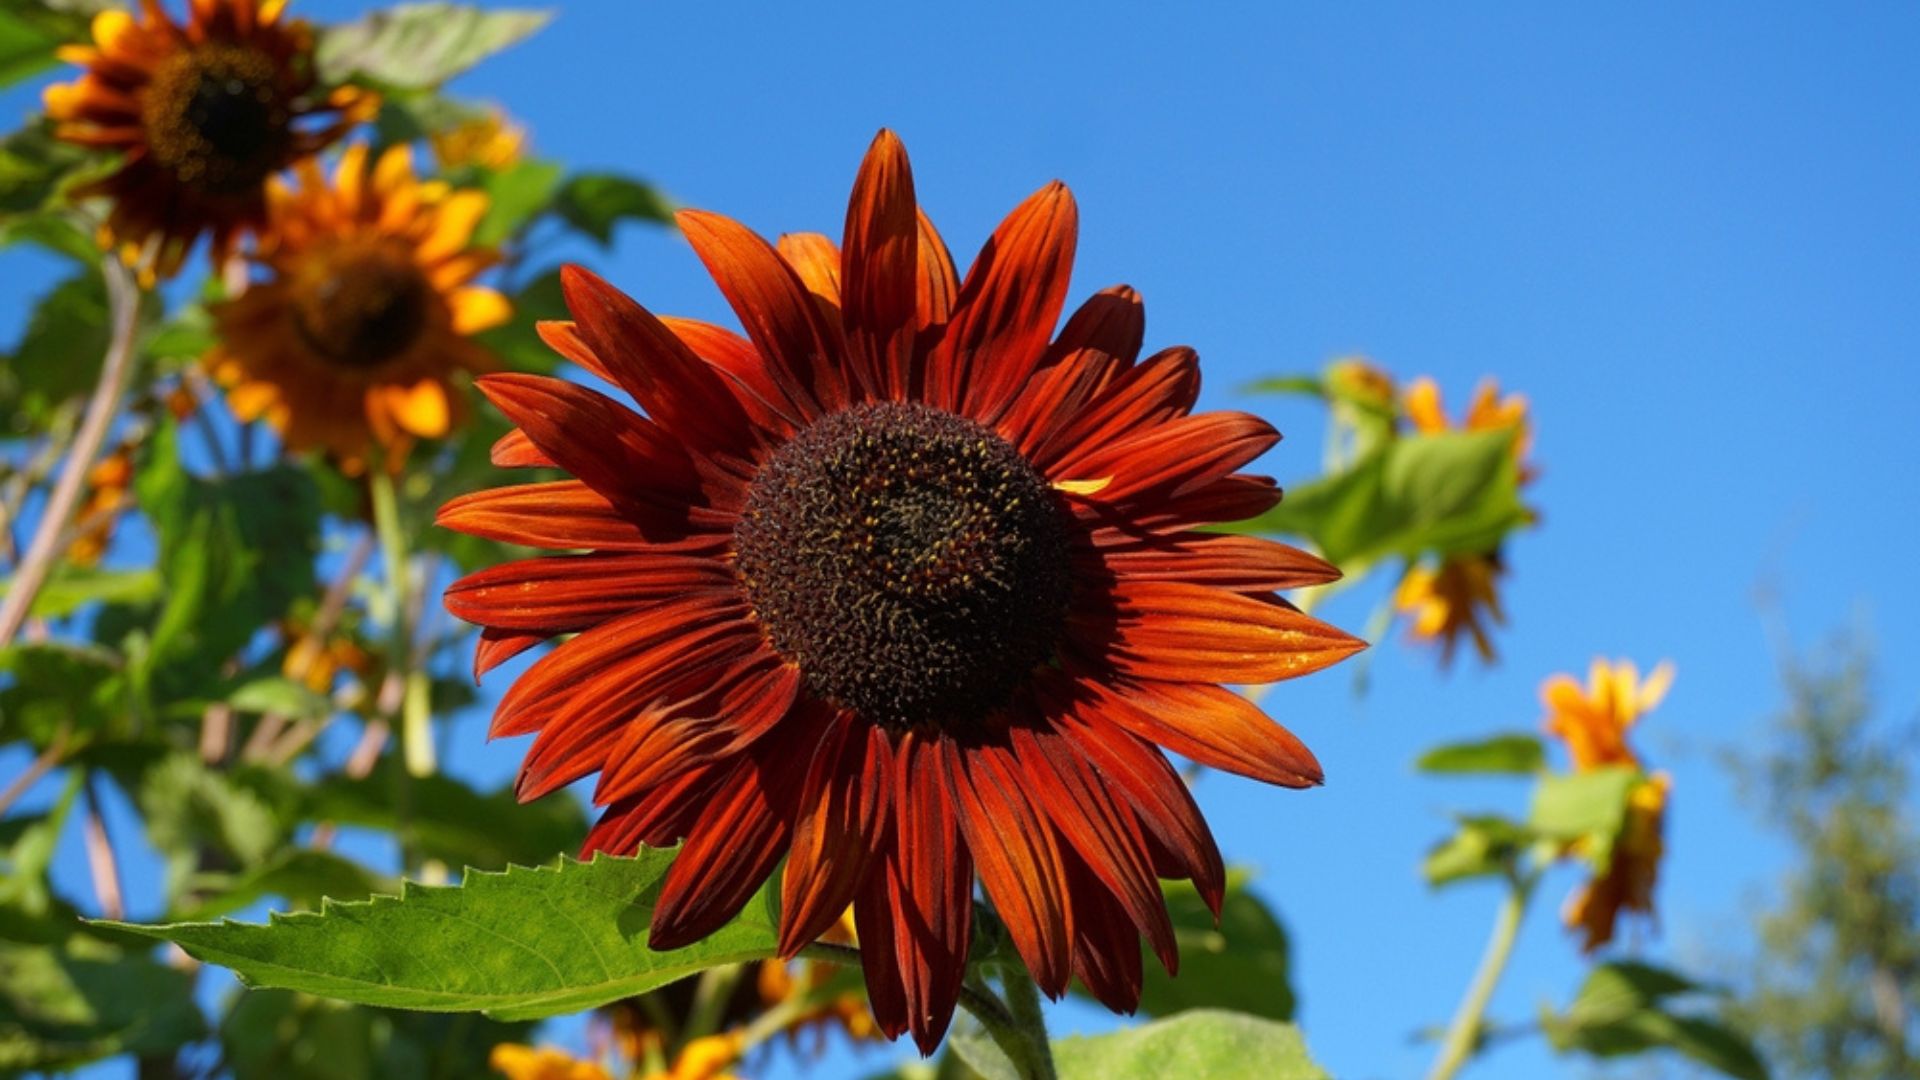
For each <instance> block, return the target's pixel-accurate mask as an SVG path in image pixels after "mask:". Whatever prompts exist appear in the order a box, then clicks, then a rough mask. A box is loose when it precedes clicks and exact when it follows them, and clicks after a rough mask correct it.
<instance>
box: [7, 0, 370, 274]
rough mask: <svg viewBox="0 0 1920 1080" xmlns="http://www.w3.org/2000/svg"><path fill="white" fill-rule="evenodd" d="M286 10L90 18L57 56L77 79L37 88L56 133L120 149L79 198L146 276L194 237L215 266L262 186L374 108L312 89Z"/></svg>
mask: <svg viewBox="0 0 1920 1080" xmlns="http://www.w3.org/2000/svg"><path fill="white" fill-rule="evenodd" d="M285 7H286V0H191V2H190V3H189V4H188V8H187V20H186V22H185V23H184V24H183V23H178V22H175V21H174V20H173V18H172V17H171V16H169V15H168V14H167V12H166V9H165V8H163V7H161V6H160V3H159V0H141V3H140V11H139V13H138V14H137V15H136V14H135V13H133V12H128V11H121V10H118V9H109V10H106V11H102V12H101V13H100V14H99V15H97V16H95V17H94V20H93V44H91V45H72V46H66V47H63V48H62V49H61V50H60V56H61V58H62V59H65V60H68V61H70V62H72V63H75V64H78V65H80V66H81V67H83V68H85V69H86V70H85V72H84V73H83V74H82V75H81V76H80V78H79V79H78V80H76V81H74V82H71V83H60V84H56V85H53V86H49V87H47V90H46V95H45V97H46V107H47V114H48V115H49V116H50V117H51V118H52V119H53V120H54V122H55V126H54V132H55V134H56V135H57V136H58V137H59V138H62V139H65V140H66V141H68V142H72V143H78V144H80V145H82V146H92V147H100V148H103V149H108V150H117V151H120V152H121V153H122V154H123V157H122V160H121V163H120V165H119V167H118V168H117V169H116V170H115V171H114V172H113V173H111V174H110V175H108V176H106V177H105V178H103V179H101V180H98V181H95V182H94V183H92V184H90V185H87V186H86V187H83V188H81V189H79V191H78V192H77V194H79V195H82V196H92V195H98V196H102V197H104V198H106V199H107V200H109V201H110V203H111V209H110V210H109V212H108V218H107V224H106V230H105V238H106V239H107V240H108V241H109V242H111V243H114V244H118V245H121V246H122V250H123V251H124V253H125V254H126V256H127V261H128V262H129V264H131V265H137V266H139V267H141V269H142V270H143V272H144V273H145V274H146V276H148V277H149V278H152V277H155V276H158V277H168V276H171V275H172V274H173V273H174V272H176V271H177V270H179V268H180V264H181V262H182V261H183V260H184V259H185V258H186V256H187V253H188V251H190V250H191V249H192V248H193V245H194V243H195V242H196V241H197V240H198V239H199V238H200V237H201V236H202V235H211V236H212V238H213V239H212V245H213V257H214V259H215V261H216V262H218V261H224V260H225V259H226V258H227V256H229V255H230V254H231V253H232V252H233V250H234V245H235V243H236V242H237V240H238V239H239V237H240V236H241V235H242V234H243V233H245V232H248V231H250V230H254V231H257V230H258V229H259V228H260V227H261V226H262V224H263V223H264V222H265V219H266V182H267V178H268V177H270V176H272V175H273V174H275V173H277V172H279V171H280V170H282V169H284V168H286V167H287V166H289V165H291V164H293V163H294V162H295V161H298V160H300V159H301V158H303V157H306V156H308V155H311V154H313V153H315V152H317V151H318V150H320V149H321V148H322V147H324V146H326V145H327V144H328V143H330V142H332V141H334V140H335V139H337V138H339V137H340V136H341V135H342V134H343V133H345V131H346V130H347V129H348V128H349V127H351V126H352V125H353V124H355V123H357V122H359V121H361V120H363V119H367V118H369V117H370V116H371V115H372V113H373V110H374V109H375V107H376V106H377V101H376V100H375V99H374V98H373V97H372V96H371V95H369V94H367V93H365V92H363V91H360V90H357V89H355V88H353V87H344V86H343V87H339V88H336V89H332V90H328V89H325V88H323V87H321V86H320V85H319V83H318V81H317V79H316V76H315V73H314V65H313V29H312V27H311V26H309V25H308V24H307V23H306V22H305V21H303V20H299V19H283V18H282V17H281V14H282V10H283V9H284V8H285Z"/></svg>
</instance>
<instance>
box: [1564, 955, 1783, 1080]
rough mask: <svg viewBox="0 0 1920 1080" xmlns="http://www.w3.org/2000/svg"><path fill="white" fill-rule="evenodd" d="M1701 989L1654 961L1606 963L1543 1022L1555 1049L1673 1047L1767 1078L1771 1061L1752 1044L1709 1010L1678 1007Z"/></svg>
mask: <svg viewBox="0 0 1920 1080" xmlns="http://www.w3.org/2000/svg"><path fill="white" fill-rule="evenodd" d="M1702 990H1703V988H1702V987H1701V986H1699V985H1698V984H1697V983H1695V982H1693V981H1692V980H1691V979H1688V978H1687V977H1685V976H1683V975H1680V974H1677V973H1675V972H1672V971H1667V970H1665V969H1663V968H1658V967H1654V966H1652V965H1651V964H1642V963H1636V962H1631V961H1625V962H1616V963H1611V964H1602V965H1600V966H1599V967H1596V968H1594V969H1593V972H1592V973H1591V974H1589V975H1588V976H1587V980H1586V982H1585V984H1583V985H1582V986H1581V988H1580V992H1579V993H1578V994H1577V995H1576V996H1575V997H1574V1001H1573V1004H1572V1005H1571V1006H1569V1007H1568V1009H1567V1011H1566V1012H1565V1013H1564V1014H1559V1015H1556V1014H1554V1013H1553V1012H1551V1011H1547V1012H1545V1013H1544V1014H1543V1015H1542V1017H1541V1026H1542V1027H1543V1028H1544V1029H1545V1030H1546V1033H1547V1038H1548V1039H1549V1041H1551V1042H1552V1043H1553V1046H1554V1048H1555V1049H1557V1050H1560V1051H1561V1052H1563V1053H1564V1052H1567V1051H1579V1052H1582V1053H1586V1054H1590V1055H1592V1056H1594V1057H1599V1058H1612V1057H1623V1056H1627V1055H1632V1054H1642V1053H1646V1052H1648V1051H1652V1050H1660V1049H1670V1050H1675V1051H1678V1052H1680V1053H1682V1054H1685V1055H1686V1056H1687V1057H1690V1058H1692V1059H1694V1060H1695V1061H1698V1062H1700V1063H1701V1064H1703V1065H1705V1066H1707V1067H1708V1068H1711V1069H1713V1070H1715V1071H1717V1072H1719V1073H1721V1074H1723V1075H1726V1076H1731V1077H1736V1078H1737V1080H1765V1078H1766V1076H1767V1068H1766V1064H1765V1063H1764V1062H1763V1061H1761V1059H1760V1057H1759V1055H1758V1054H1757V1053H1756V1052H1755V1051H1754V1049H1753V1046H1752V1044H1751V1043H1750V1042H1749V1041H1748V1040H1747V1039H1746V1037H1745V1036H1743V1035H1741V1034H1740V1033H1739V1032H1738V1031H1736V1030H1734V1029H1733V1028H1732V1027H1731V1026H1729V1025H1727V1024H1726V1023H1725V1022H1723V1021H1721V1020H1720V1019H1718V1018H1717V1017H1715V1016H1713V1015H1711V1014H1710V1013H1707V1012H1702V1011H1699V1010H1693V1011H1689V1012H1684V1013H1682V1012H1674V1011H1672V1010H1671V1009H1670V1008H1669V1005H1670V1003H1671V1002H1673V1001H1674V999H1685V998H1688V997H1693V996H1698V995H1699V994H1700V993H1701V992H1702Z"/></svg>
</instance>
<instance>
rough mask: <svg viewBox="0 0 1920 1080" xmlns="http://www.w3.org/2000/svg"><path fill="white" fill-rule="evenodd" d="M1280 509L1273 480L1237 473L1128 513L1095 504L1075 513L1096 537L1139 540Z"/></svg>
mask: <svg viewBox="0 0 1920 1080" xmlns="http://www.w3.org/2000/svg"><path fill="white" fill-rule="evenodd" d="M1278 505H1280V488H1279V487H1278V486H1276V485H1275V484H1274V482H1273V480H1272V479H1271V478H1269V477H1265V476H1249V475H1247V474H1245V473H1235V474H1233V475H1232V476H1223V477H1221V478H1220V479H1218V480H1215V481H1213V482H1212V483H1210V484H1202V485H1200V486H1199V487H1197V488H1194V489H1193V490H1192V491H1189V492H1187V493H1186V494H1184V495H1177V496H1172V497H1169V498H1165V499H1155V500H1153V501H1151V502H1144V503H1136V504H1135V505H1134V506H1133V507H1130V508H1129V509H1128V511H1127V512H1126V513H1117V512H1115V511H1114V510H1113V508H1111V507H1106V506H1102V505H1100V504H1099V503H1093V502H1080V503H1076V504H1075V506H1074V511H1075V512H1076V513H1077V514H1079V515H1080V516H1081V517H1082V518H1083V519H1087V520H1090V521H1091V522H1092V523H1093V524H1095V526H1096V535H1098V534H1099V533H1100V532H1105V531H1118V532H1124V533H1127V534H1129V535H1136V536H1137V535H1140V534H1142V533H1154V532H1165V531H1172V530H1178V529H1192V528H1199V527H1203V526H1207V525H1219V524H1223V523H1225V522H1230V521H1245V520H1246V519H1248V518H1250V517H1255V516H1258V515H1260V514H1264V513H1266V512H1267V511H1269V510H1271V509H1273V508H1274V507H1275V506H1278Z"/></svg>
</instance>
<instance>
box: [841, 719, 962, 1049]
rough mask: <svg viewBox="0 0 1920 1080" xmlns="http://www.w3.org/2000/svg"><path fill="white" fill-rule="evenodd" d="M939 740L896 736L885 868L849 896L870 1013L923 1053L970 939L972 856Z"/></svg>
mask: <svg viewBox="0 0 1920 1080" xmlns="http://www.w3.org/2000/svg"><path fill="white" fill-rule="evenodd" d="M938 739H939V737H938V736H935V737H934V739H933V740H932V741H929V740H926V739H922V738H920V737H918V736H916V735H913V734H909V735H907V736H906V737H905V738H903V739H902V740H900V744H899V746H898V748H897V750H896V761H897V768H898V771H897V772H896V773H895V774H894V781H893V802H894V829H895V835H894V842H893V843H892V844H890V845H888V846H887V849H886V857H885V860H884V870H885V872H884V874H881V873H870V874H869V875H868V877H867V882H868V884H867V888H866V889H864V890H862V892H861V893H860V895H859V896H858V897H856V898H855V901H854V922H855V924H856V927H857V929H858V930H859V933H860V951H861V962H862V966H863V967H865V969H866V972H867V988H868V993H869V994H870V995H872V998H873V1003H874V1017H875V1019H877V1020H879V1021H880V1024H881V1026H882V1028H883V1029H884V1030H886V1031H887V1032H888V1033H889V1035H894V1036H897V1035H899V1033H900V1031H901V1030H902V1029H908V1030H911V1031H912V1032H913V1041H914V1044H915V1045H917V1046H918V1047H919V1048H920V1052H921V1053H922V1054H928V1055H930V1054H932V1053H933V1051H934V1050H935V1048H937V1047H938V1046H939V1045H940V1040H941V1038H942V1037H943V1036H944V1035H946V1032H947V1025H948V1024H950V1023H952V1021H953V1010H954V1007H955V1006H956V1005H957V1004H958V1003H959V1000H960V983H961V981H962V980H963V979H964V978H965V976H966V970H967V951H968V950H969V949H970V948H971V947H972V944H973V858H972V856H971V855H970V854H969V853H968V851H967V848H966V846H965V845H964V844H962V843H961V842H960V837H959V834H958V832H957V828H958V825H957V820H956V819H957V817H958V814H957V811H956V809H955V807H954V804H953V801H952V796H951V794H950V791H949V784H948V779H947V777H946V775H945V765H944V763H943V760H942V755H941V754H940V753H939V752H938V745H939V744H938ZM883 883H884V888H882V887H881V886H882V884H883ZM889 944H891V946H892V947H891V948H888V945H889ZM889 967H890V968H891V969H892V970H891V971H885V970H876V969H884V968H889ZM896 973H897V974H896ZM896 988H897V990H896ZM895 992H897V993H898V994H899V995H900V1000H899V1001H898V1002H897V1003H896V1002H895V1001H894V1000H893V998H892V995H893V994H894V993H895ZM896 1009H897V1010H898V1011H897V1012H896Z"/></svg>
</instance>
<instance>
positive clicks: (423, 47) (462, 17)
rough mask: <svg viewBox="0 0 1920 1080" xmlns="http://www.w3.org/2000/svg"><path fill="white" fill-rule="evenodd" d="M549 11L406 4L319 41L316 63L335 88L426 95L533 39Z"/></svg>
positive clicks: (345, 26) (331, 29)
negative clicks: (357, 83) (370, 85)
mask: <svg viewBox="0 0 1920 1080" xmlns="http://www.w3.org/2000/svg"><path fill="white" fill-rule="evenodd" d="M550 18H552V16H551V15H550V14H548V13H547V12H544V11H531V10H524V9H521V10H515V9H503V10H483V9H481V8H477V7H472V6H469V5H467V4H449V3H420V4H399V5H396V6H394V7H391V8H387V9H385V10H381V11H374V12H370V13H368V14H367V15H364V16H362V17H361V18H359V19H357V20H355V21H354V22H350V23H344V24H341V25H338V26H331V27H328V28H327V29H326V30H325V32H323V33H322V34H321V35H320V41H319V46H318V49H317V52H316V54H315V62H316V63H317V64H318V66H319V68H320V73H321V77H322V78H324V79H325V80H326V81H328V82H345V81H348V80H351V79H360V80H367V81H371V82H374V83H377V84H379V85H381V86H384V87H394V88H397V89H401V90H427V89H432V88H434V87H437V86H439V85H440V84H442V83H444V82H446V81H447V80H448V79H451V78H453V77H454V76H455V75H458V74H460V73H461V72H463V71H466V70H467V69H468V68H470V67H472V66H473V65H475V64H477V63H479V62H480V61H482V60H484V59H486V58H487V57H489V56H491V55H493V54H494V53H497V52H499V51H500V50H502V49H504V48H506V47H508V46H509V45H512V44H514V43H515V42H517V41H520V40H521V39H523V38H526V37H527V36H529V35H531V34H533V33H534V32H535V31H537V30H539V29H540V28H541V27H543V26H545V25H546V24H547V21H548V20H549V19H550Z"/></svg>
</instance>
